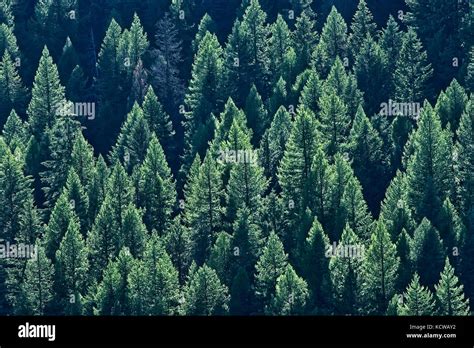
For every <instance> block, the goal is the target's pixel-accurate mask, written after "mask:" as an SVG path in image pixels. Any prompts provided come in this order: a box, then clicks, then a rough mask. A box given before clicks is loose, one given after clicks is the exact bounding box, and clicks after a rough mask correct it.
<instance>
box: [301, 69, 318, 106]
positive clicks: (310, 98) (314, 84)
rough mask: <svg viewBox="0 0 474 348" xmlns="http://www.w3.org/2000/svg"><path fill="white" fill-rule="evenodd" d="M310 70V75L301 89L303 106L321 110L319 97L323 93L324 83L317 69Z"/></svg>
mask: <svg viewBox="0 0 474 348" xmlns="http://www.w3.org/2000/svg"><path fill="white" fill-rule="evenodd" d="M307 71H308V77H307V80H306V83H305V84H304V87H303V89H302V91H301V97H300V100H299V102H300V104H301V106H303V107H305V108H307V109H308V110H311V111H313V112H318V111H319V98H320V97H321V93H322V83H321V80H320V79H319V75H318V73H317V72H316V70H314V69H311V70H307Z"/></svg>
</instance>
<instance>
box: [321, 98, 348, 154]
mask: <svg viewBox="0 0 474 348" xmlns="http://www.w3.org/2000/svg"><path fill="white" fill-rule="evenodd" d="M319 104H320V107H321V114H320V122H319V124H318V125H319V130H320V132H321V137H322V139H323V143H324V148H325V152H326V153H327V155H328V156H331V157H332V156H334V155H335V154H336V153H337V152H339V151H340V150H341V149H342V148H343V147H344V145H345V142H346V140H347V136H348V135H349V131H350V122H351V120H350V116H349V115H348V113H347V106H346V105H345V104H344V102H343V101H342V100H341V98H339V97H338V96H337V95H336V91H335V90H329V91H325V92H324V93H323V94H322V96H321V98H320V99H319Z"/></svg>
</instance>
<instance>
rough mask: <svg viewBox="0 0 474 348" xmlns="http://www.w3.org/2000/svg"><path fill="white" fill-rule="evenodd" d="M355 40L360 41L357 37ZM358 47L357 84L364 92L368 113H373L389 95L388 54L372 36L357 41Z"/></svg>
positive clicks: (355, 69) (356, 63)
mask: <svg viewBox="0 0 474 348" xmlns="http://www.w3.org/2000/svg"><path fill="white" fill-rule="evenodd" d="M354 40H355V41H358V40H357V39H355V38H354ZM355 41H354V42H355ZM356 47H357V48H356V50H357V53H356V52H355V51H354V54H355V65H354V73H355V76H356V77H357V85H358V86H359V88H360V90H361V91H362V92H364V99H365V102H366V110H367V113H368V114H369V115H373V114H375V113H377V112H378V111H379V110H380V105H381V103H383V102H385V101H386V100H387V97H388V92H389V91H388V87H389V85H388V84H387V82H390V78H389V75H388V70H387V56H386V54H385V52H384V51H383V49H382V48H381V47H380V46H379V44H378V43H377V42H375V40H374V39H373V38H372V37H370V36H367V37H366V38H365V40H363V41H362V42H360V43H357V46H356Z"/></svg>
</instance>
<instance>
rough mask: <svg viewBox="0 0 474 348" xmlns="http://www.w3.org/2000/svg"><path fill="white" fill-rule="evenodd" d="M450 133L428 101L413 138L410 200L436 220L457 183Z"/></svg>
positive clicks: (420, 214)
mask: <svg viewBox="0 0 474 348" xmlns="http://www.w3.org/2000/svg"><path fill="white" fill-rule="evenodd" d="M448 136H449V135H448V134H447V133H446V132H444V131H443V130H442V128H441V122H440V120H439V117H438V115H437V114H436V112H435V111H434V110H433V108H432V107H431V105H429V104H428V103H427V102H425V105H424V107H423V110H422V112H421V116H420V120H419V122H418V129H417V131H416V133H415V135H414V139H413V146H414V153H413V155H412V156H410V157H409V159H408V166H407V181H408V200H409V203H410V205H411V206H412V207H413V208H414V210H415V213H416V216H417V217H418V218H421V217H423V216H425V217H427V218H428V219H430V220H432V221H434V222H435V224H436V220H435V219H436V216H437V214H438V212H439V210H440V208H441V205H442V204H443V201H444V199H445V198H446V197H447V196H448V195H449V194H450V190H452V187H453V184H454V183H453V173H452V170H451V150H450V148H449V145H450V142H449V139H448ZM420 276H421V277H423V274H421V273H420Z"/></svg>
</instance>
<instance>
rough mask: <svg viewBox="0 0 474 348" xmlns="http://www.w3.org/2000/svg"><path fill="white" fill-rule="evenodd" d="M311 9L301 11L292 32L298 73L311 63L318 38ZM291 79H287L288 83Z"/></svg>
mask: <svg viewBox="0 0 474 348" xmlns="http://www.w3.org/2000/svg"><path fill="white" fill-rule="evenodd" d="M313 17H314V14H313V13H312V11H311V9H306V10H304V11H302V13H301V15H300V16H299V17H298V18H297V19H296V23H295V30H294V32H293V47H294V48H295V54H296V57H297V61H296V72H297V73H300V72H302V71H303V70H304V69H306V68H307V67H308V66H309V64H310V63H311V54H312V53H313V49H314V46H315V45H316V41H317V39H318V34H317V32H316V21H315V20H314V18H313ZM290 82H293V81H288V83H290Z"/></svg>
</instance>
